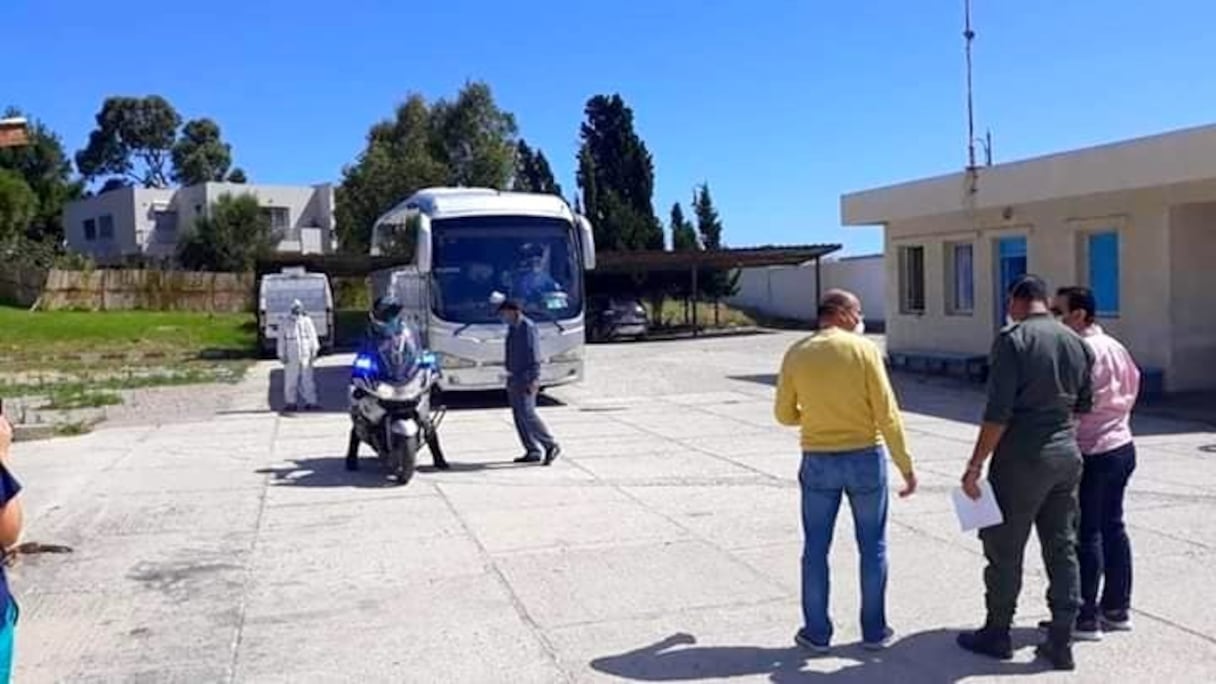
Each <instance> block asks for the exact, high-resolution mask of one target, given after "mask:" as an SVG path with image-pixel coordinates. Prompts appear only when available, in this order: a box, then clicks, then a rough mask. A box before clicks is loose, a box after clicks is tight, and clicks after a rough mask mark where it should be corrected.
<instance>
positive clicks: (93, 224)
mask: <svg viewBox="0 0 1216 684" xmlns="http://www.w3.org/2000/svg"><path fill="white" fill-rule="evenodd" d="M84 239H86V240H88V241H89V242H92V241H93V240H96V239H97V221H95V220H94V219H85V220H84Z"/></svg>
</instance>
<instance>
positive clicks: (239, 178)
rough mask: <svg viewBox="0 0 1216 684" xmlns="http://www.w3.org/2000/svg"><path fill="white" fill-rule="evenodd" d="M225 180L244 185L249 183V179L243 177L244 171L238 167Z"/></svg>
mask: <svg viewBox="0 0 1216 684" xmlns="http://www.w3.org/2000/svg"><path fill="white" fill-rule="evenodd" d="M226 180H227V181H228V182H229V183H241V184H244V183H248V182H249V179H248V178H246V177H245V170H244V169H242V168H240V167H239V166H238V167H237V168H235V169H233V170H232V171H231V172H229V173H228V178H227V179H226Z"/></svg>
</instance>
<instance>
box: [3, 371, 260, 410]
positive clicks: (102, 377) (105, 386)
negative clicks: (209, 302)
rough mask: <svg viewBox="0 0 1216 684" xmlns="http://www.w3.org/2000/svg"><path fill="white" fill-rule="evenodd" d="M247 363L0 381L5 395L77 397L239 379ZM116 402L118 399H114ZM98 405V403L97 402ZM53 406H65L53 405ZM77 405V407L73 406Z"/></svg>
mask: <svg viewBox="0 0 1216 684" xmlns="http://www.w3.org/2000/svg"><path fill="white" fill-rule="evenodd" d="M248 368H249V364H248V362H243V361H226V362H193V363H178V364H176V365H174V366H173V367H170V368H140V369H135V368H104V367H103V368H96V367H95V368H92V369H91V370H89V371H82V372H76V373H66V374H64V375H63V376H60V375H54V376H48V377H47V379H45V380H40V379H33V380H27V381H24V382H4V381H0V394H2V395H4V396H18V397H19V396H31V395H36V396H46V397H50V398H51V403H56V401H55V399H56V397H80V396H85V395H91V394H96V393H105V392H111V393H112V392H115V391H118V390H130V389H140V388H148V387H176V386H180V385H200V384H211V383H216V382H227V383H234V382H238V381H239V380H240V379H241V378H242V377H244V375H245V371H246V370H248ZM115 403H118V402H115ZM97 405H101V404H97ZM53 408H65V407H63V406H55V407H53ZM74 408H80V407H74Z"/></svg>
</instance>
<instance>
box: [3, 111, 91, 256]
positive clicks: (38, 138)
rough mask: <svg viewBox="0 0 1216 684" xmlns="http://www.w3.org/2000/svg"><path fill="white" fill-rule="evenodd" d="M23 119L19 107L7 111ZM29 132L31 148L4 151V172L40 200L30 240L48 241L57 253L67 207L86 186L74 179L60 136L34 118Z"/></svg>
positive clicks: (31, 223) (30, 224)
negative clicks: (9, 172) (24, 185)
mask: <svg viewBox="0 0 1216 684" xmlns="http://www.w3.org/2000/svg"><path fill="white" fill-rule="evenodd" d="M20 116H24V115H23V113H22V112H21V110H19V109H17V108H15V107H9V108H7V109H6V110H5V111H4V117H5V118H7V117H20ZM29 129H30V135H29V138H30V140H29V144H28V145H24V146H21V147H6V148H0V169H4V170H8V171H11V172H14V173H16V174H17V175H19V176H20V177H21V178H22V179H23V180H24V181H25V184H26V186H28V188H29V189H30V190H31V191H33V193H34V195H35V197H36V198H37V200H38V205H37V209H36V210H35V213H34V217H33V218H32V219H30V220H29V222H28V223H27V225H26V229H25V237H26V239H27V240H30V241H35V242H45V243H47V244H48V245H50V247H51V248H52V249H53V250H60V249H62V244H63V207H64V205H65V204H66V203H67V202H69V201H71V200H74V199H77V198H79V197H80V196H81V195H82V193H83V185H82V184H81V183H79V182H76V181H73V180H72V164H71V162H70V161H68V157H67V153H65V152H64V150H63V143H62V142H61V141H60V139H59V136H57V135H55V133H54V132H52V131H51V130H50V129H49V128H47V127H46V126H45V125H44V124H43V123H42V122H40V121H38V120H36V119H32V118H31V119H30V122H29ZM12 187H13V186H11V185H10V192H11V191H12Z"/></svg>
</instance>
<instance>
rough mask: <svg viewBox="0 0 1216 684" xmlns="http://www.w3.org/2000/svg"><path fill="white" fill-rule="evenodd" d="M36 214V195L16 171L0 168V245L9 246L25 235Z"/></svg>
mask: <svg viewBox="0 0 1216 684" xmlns="http://www.w3.org/2000/svg"><path fill="white" fill-rule="evenodd" d="M37 215H38V196H37V195H35V194H34V191H33V190H31V189H30V186H29V184H28V183H26V182H25V179H24V178H22V177H21V174H19V173H17V172H16V171H9V170H8V169H0V246H3V247H11V246H13V245H15V244H16V243H17V242H19V241H20V240H21V239H22V238H24V237H25V234H26V231H28V230H29V227H30V223H32V222H33V220H34V217H35V216H37Z"/></svg>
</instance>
